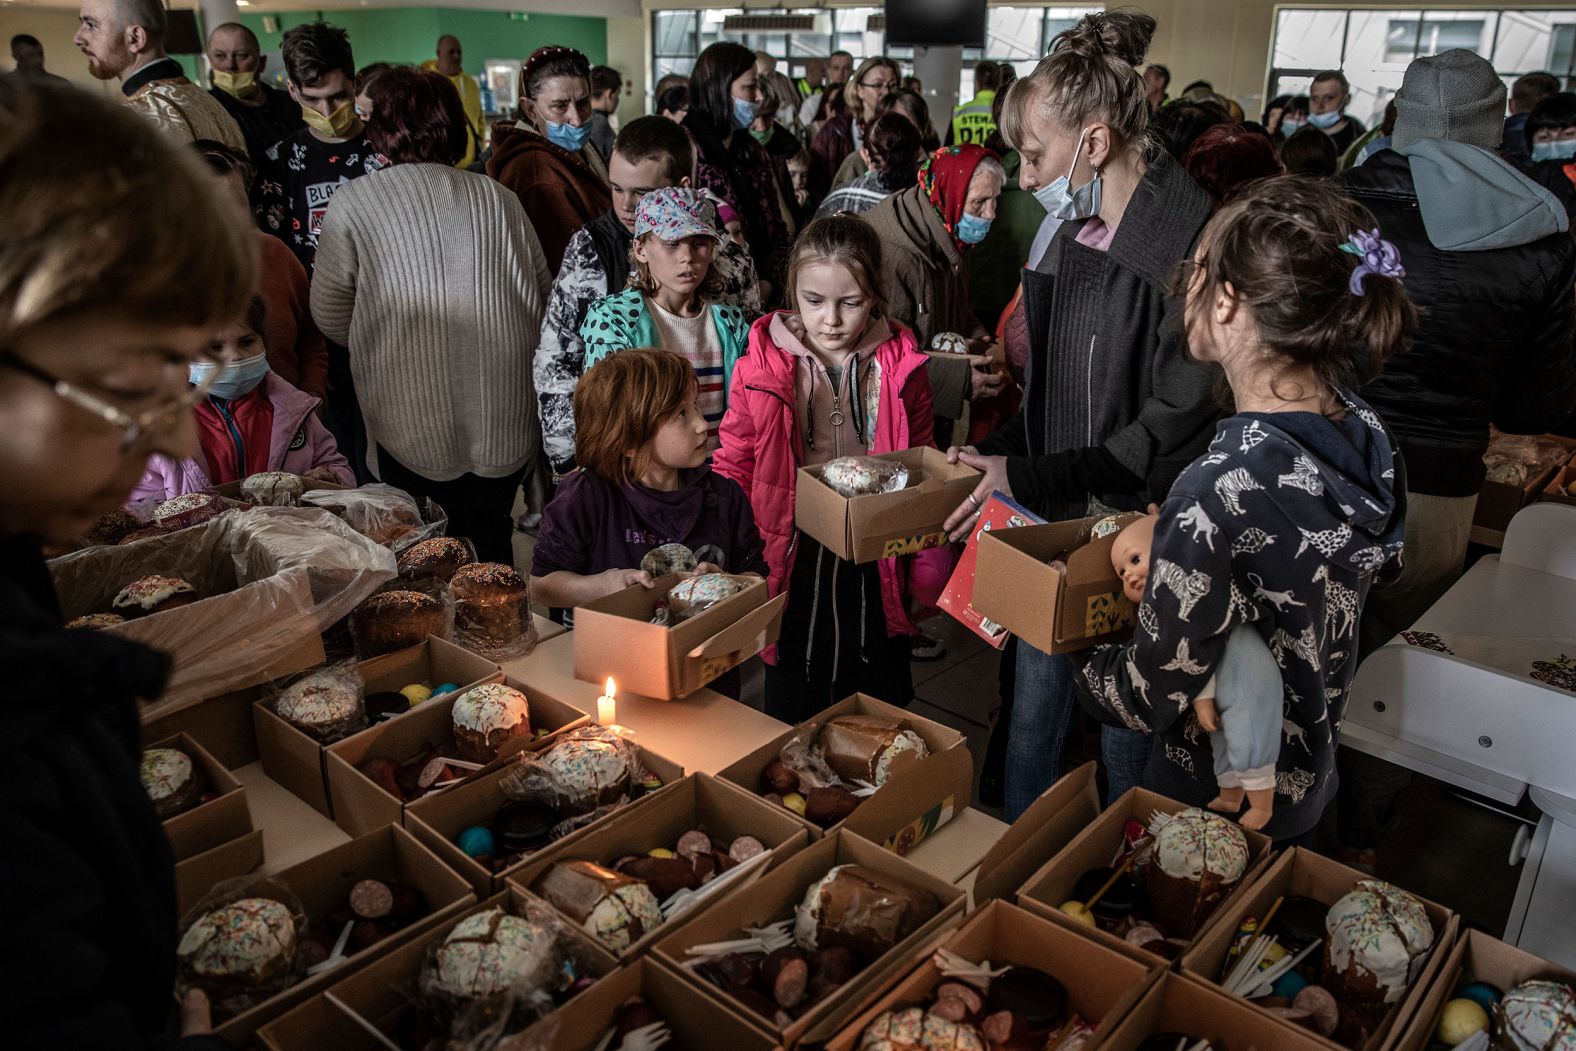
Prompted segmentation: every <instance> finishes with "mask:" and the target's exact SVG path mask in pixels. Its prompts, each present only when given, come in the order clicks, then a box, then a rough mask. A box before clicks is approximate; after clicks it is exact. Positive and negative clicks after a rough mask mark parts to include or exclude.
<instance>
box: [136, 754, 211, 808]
mask: <svg viewBox="0 0 1576 1051" xmlns="http://www.w3.org/2000/svg"><path fill="white" fill-rule="evenodd" d="M142 787H143V788H144V789H145V790H146V791H147V793H148V798H149V799H150V800H152V801H153V809H154V812H155V813H157V814H158V815H159V817H161V818H166V819H167V818H172V817H174V816H175V815H176V814H183V813H185V812H186V811H188V810H190V809H191V808H192V807H194V806H196V805H197V804H198V803H199V802H201V801H202V793H203V785H202V777H201V774H200V772H199V771H198V770H197V768H196V767H195V766H194V765H193V764H192V759H191V756H189V755H187V754H186V753H185V752H183V751H181V750H180V749H179V748H147V749H144V750H143V753H142Z"/></svg>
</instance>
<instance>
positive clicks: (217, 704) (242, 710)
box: [142, 639, 323, 770]
mask: <svg viewBox="0 0 1576 1051" xmlns="http://www.w3.org/2000/svg"><path fill="white" fill-rule="evenodd" d="M316 641H317V652H318V653H319V655H320V656H319V658H318V660H317V662H316V663H317V664H321V663H323V661H322V658H321V654H322V652H323V642H322V640H321V639H318V640H316ZM312 666H315V665H312ZM262 695H263V688H262V687H261V686H247V687H245V688H243V689H240V690H232V691H230V692H229V693H223V694H220V695H219V696H217V697H210V698H208V699H207V700H205V701H201V702H199V703H197V704H194V705H192V706H191V707H189V708H182V709H180V710H179V711H176V712H171V713H170V714H168V715H165V716H161V717H159V718H157V719H148V718H146V717H145V718H144V719H143V723H142V739H143V740H144V741H162V740H165V739H166V738H170V737H177V736H179V735H181V734H187V735H188V736H190V737H191V738H192V740H194V741H197V742H198V743H199V744H201V745H202V746H203V747H204V748H206V749H207V750H208V754H209V755H211V756H213V757H214V758H215V759H217V760H219V762H221V763H223V764H224V765H225V766H226V767H227V768H228V769H231V770H235V769H238V768H239V767H243V766H245V765H247V764H248V763H255V762H257V760H258V759H259V758H260V756H259V754H258V751H257V727H256V725H255V723H254V722H253V719H252V705H253V704H255V703H257V698H259V697H261V696H262ZM143 714H144V716H145V715H146V713H143Z"/></svg>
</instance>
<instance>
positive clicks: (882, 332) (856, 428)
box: [771, 311, 892, 467]
mask: <svg viewBox="0 0 1576 1051" xmlns="http://www.w3.org/2000/svg"><path fill="white" fill-rule="evenodd" d="M771 336H772V342H773V343H775V344H777V346H779V347H781V348H782V349H783V350H785V351H787V352H788V353H789V354H791V355H793V358H794V407H795V411H796V412H797V413H798V414H799V418H800V419H801V420H803V421H804V422H803V423H802V424H801V426H802V427H803V428H804V430H803V432H802V433H803V436H804V442H805V445H804V450H803V453H804V466H806V467H814V466H815V465H817V464H823V463H826V462H827V461H828V460H835V459H837V458H838V457H839V456H867V455H869V453H870V447H871V445H872V442H873V438H874V435H873V434H872V433H871V432H872V431H873V430H874V427H873V425H872V424H871V422H870V421H872V420H875V419H877V418H878V417H879V416H880V414H881V363H880V362H878V361H876V358H875V354H876V349H877V348H878V347H880V346H881V344H883V343H885V342H886V341H887V340H889V339H891V338H892V329H891V328H890V327H889V326H888V325H887V323H886V322H885V321H882V320H881V319H879V318H877V319H876V320H875V321H873V322H871V324H870V327H869V328H868V329H866V330H865V334H864V336H863V338H861V339H860V341H859V345H858V346H856V347H855V348H854V352H853V353H852V354H850V355H849V356H848V360H847V361H845V362H844V363H843V365H842V367H841V368H832V367H830V366H828V365H826V364H824V363H823V362H822V361H821V359H820V358H818V357H816V356H815V354H814V353H813V352H812V351H811V350H810V348H809V347H806V346H805V345H804V318H803V317H801V316H800V315H798V314H791V313H788V312H787V311H778V312H777V313H775V314H773V315H772V319H771ZM856 392H857V393H856Z"/></svg>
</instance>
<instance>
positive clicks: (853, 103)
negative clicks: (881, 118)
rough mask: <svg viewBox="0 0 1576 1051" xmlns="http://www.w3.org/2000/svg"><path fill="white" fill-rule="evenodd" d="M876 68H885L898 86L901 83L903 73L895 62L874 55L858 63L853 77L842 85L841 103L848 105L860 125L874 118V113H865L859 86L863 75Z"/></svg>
mask: <svg viewBox="0 0 1576 1051" xmlns="http://www.w3.org/2000/svg"><path fill="white" fill-rule="evenodd" d="M877 66H885V67H886V68H887V69H890V70H891V71H892V76H893V78H894V79H895V80H897V82H898V83H899V84H901V83H902V82H903V71H902V70H901V69H899V68H898V65H897V63H896V62H894V61H892V60H891V59H890V58H887V57H886V56H885V55H875V56H873V57H871V58H867V59H865V60H864V61H863V62H861V63H859V68H858V69H856V70H854V75H853V76H851V77H849V78H848V83H847V84H844V85H843V101H844V102H846V103H848V112H849V113H852V114H853V115H854V119H855V120H857V121H858V122H859V123H860V124H868V123H869V122H870V121H871V120H872V119H873V118H874V117H875V114H874V113H866V112H865V104H864V103H863V102H861V101H860V99H859V85H860V84H862V83H864V79H865V74H866V73H869V72H870V71H871V70H872V69H875V68H876V67H877Z"/></svg>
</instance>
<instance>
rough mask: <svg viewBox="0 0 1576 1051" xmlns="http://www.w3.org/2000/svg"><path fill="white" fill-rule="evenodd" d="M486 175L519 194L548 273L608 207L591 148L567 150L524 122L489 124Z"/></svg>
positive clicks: (599, 163)
mask: <svg viewBox="0 0 1576 1051" xmlns="http://www.w3.org/2000/svg"><path fill="white" fill-rule="evenodd" d="M487 174H488V175H490V176H492V177H493V178H494V179H497V180H498V181H499V182H500V183H502V184H503V185H504V186H506V187H508V188H509V189H510V190H512V191H514V194H515V196H517V197H519V198H520V204H521V206H523V207H524V208H525V217H526V218H527V219H529V220H531V225H532V226H533V227H535V228H536V236H537V238H538V239H539V240H540V241H541V242H542V252H543V254H544V255H545V256H546V257H547V270H548V273H551V274H556V273H558V268H559V266H560V265H562V263H563V261H564V250H565V249H566V248H568V247H569V238H571V237H572V236H574V232H575V231H576V230H578V229H580V227H582V226H584V225H585V224H586V223H589V222H590V221H591V220H593V219H595V218H596V217H597V216H599V215H601V214H602V213H603V212H605V211H607V210H608V209H609V208H611V207H612V206H613V196H612V193H611V192H610V191H609V190H608V188H607V168H606V167H605V166H604V165H603V163H602V158H601V156H600V155H598V154H597V152H596V147H594V146H591V145H590V144H587V145H585V146H583V147H581V148H580V152H579V153H570V152H569V151H568V150H565V149H561V148H559V147H558V146H555V145H553V144H552V143H551V142H549V141H547V138H546V136H544V135H542V134H541V133H540V132H538V131H537V130H536V129H535V128H534V127H532V126H531V125H529V124H527V123H525V122H524V121H515V122H514V123H512V124H511V123H508V122H500V123H498V124H495V125H493V137H492V155H491V156H489V157H488V158H487Z"/></svg>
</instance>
